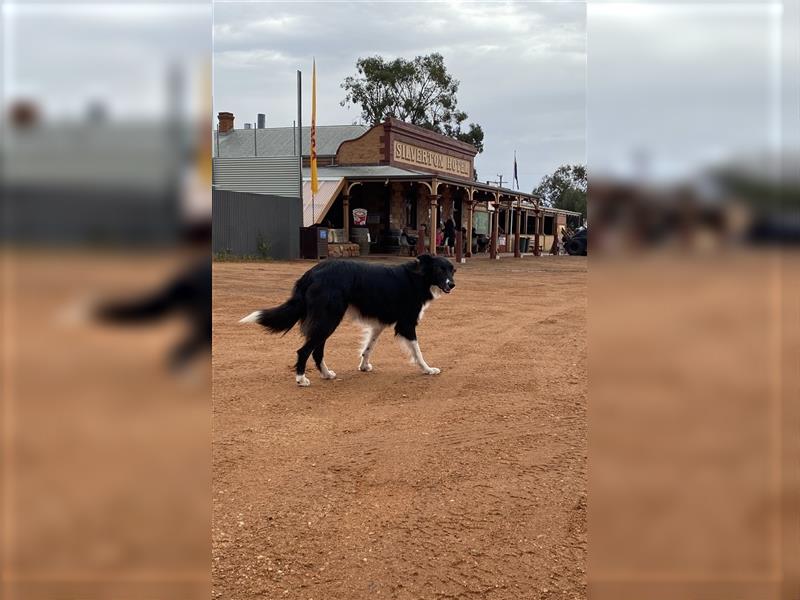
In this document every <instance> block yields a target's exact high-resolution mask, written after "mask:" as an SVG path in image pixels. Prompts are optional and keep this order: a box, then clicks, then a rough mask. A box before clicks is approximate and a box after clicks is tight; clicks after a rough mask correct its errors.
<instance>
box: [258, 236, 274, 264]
mask: <svg viewBox="0 0 800 600" xmlns="http://www.w3.org/2000/svg"><path fill="white" fill-rule="evenodd" d="M256 249H257V250H258V256H259V257H260V258H262V259H264V260H267V259H269V258H270V254H269V253H270V250H271V249H272V245H271V244H270V243H269V240H267V239H266V238H265V237H264V236H263V235H261V234H260V233H259V234H258V238H257V239H256Z"/></svg>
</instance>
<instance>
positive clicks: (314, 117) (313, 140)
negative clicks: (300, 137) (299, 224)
mask: <svg viewBox="0 0 800 600" xmlns="http://www.w3.org/2000/svg"><path fill="white" fill-rule="evenodd" d="M318 191H319V181H317V61H316V60H314V66H313V69H312V71H311V193H312V194H316V193H317V192H318Z"/></svg>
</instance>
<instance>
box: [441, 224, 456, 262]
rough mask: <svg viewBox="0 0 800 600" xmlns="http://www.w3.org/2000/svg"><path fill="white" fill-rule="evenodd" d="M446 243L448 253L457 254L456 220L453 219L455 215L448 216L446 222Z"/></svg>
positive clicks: (450, 254)
mask: <svg viewBox="0 0 800 600" xmlns="http://www.w3.org/2000/svg"><path fill="white" fill-rule="evenodd" d="M444 243H445V252H446V255H447V256H455V247H456V222H455V221H454V220H453V215H450V216H449V217H447V221H445V223H444Z"/></svg>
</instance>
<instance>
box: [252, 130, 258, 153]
mask: <svg viewBox="0 0 800 600" xmlns="http://www.w3.org/2000/svg"><path fill="white" fill-rule="evenodd" d="M253 125H255V123H253ZM253 156H258V140H257V139H256V128H255V127H253Z"/></svg>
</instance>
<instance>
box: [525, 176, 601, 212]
mask: <svg viewBox="0 0 800 600" xmlns="http://www.w3.org/2000/svg"><path fill="white" fill-rule="evenodd" d="M587 189H588V181H587V176H586V165H561V166H560V167H558V169H556V170H555V171H554V172H553V174H552V175H547V176H545V177H542V181H541V182H540V183H539V186H538V187H537V188H536V189H535V190H533V193H534V194H538V195H539V196H541V198H542V203H543V204H544V205H545V206H549V207H552V208H562V209H565V210H574V211H576V212H580V213H581V214H582V215H583V216H584V218H585V217H586V193H587Z"/></svg>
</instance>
